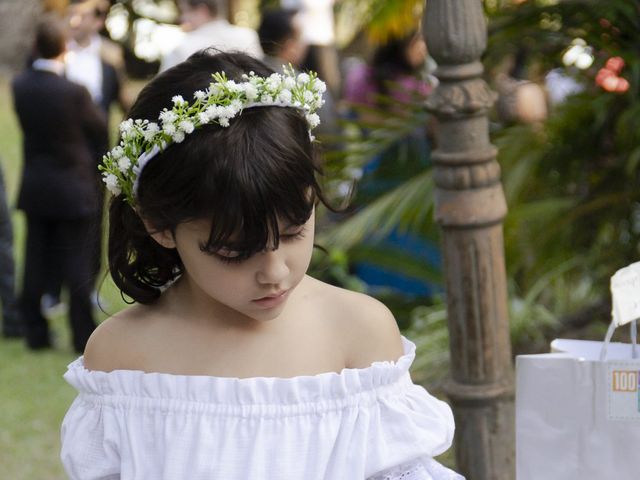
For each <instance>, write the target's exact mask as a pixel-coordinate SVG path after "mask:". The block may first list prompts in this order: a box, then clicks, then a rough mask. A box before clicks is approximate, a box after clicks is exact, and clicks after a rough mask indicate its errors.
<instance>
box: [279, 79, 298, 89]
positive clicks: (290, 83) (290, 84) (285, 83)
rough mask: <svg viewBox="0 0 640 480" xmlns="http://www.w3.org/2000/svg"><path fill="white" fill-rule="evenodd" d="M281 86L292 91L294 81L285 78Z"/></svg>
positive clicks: (294, 86)
mask: <svg viewBox="0 0 640 480" xmlns="http://www.w3.org/2000/svg"><path fill="white" fill-rule="evenodd" d="M282 86H283V87H284V88H286V89H287V90H293V89H294V88H296V80H295V79H294V78H292V77H286V78H285V79H284V80H283V81H282Z"/></svg>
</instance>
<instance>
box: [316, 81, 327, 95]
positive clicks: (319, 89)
mask: <svg viewBox="0 0 640 480" xmlns="http://www.w3.org/2000/svg"><path fill="white" fill-rule="evenodd" d="M313 89H314V90H315V91H316V92H318V93H324V92H326V91H327V84H326V83H324V82H317V81H316V82H313Z"/></svg>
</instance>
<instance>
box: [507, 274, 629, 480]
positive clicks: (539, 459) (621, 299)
mask: <svg viewBox="0 0 640 480" xmlns="http://www.w3.org/2000/svg"><path fill="white" fill-rule="evenodd" d="M638 266H640V264H634V265H631V266H630V267H633V268H629V267H627V268H626V269H623V270H624V271H619V272H617V273H616V275H614V277H613V278H612V282H611V287H612V288H611V290H612V298H613V312H612V313H613V314H612V317H613V320H612V323H611V326H610V328H609V331H608V332H607V336H606V338H605V341H604V342H594V341H584V340H554V341H553V342H552V343H551V351H552V353H549V354H541V355H520V356H518V357H517V359H516V378H517V384H516V478H517V480H609V479H611V480H639V479H640V359H638V358H636V357H637V355H636V353H637V352H636V345H635V339H636V322H635V321H634V320H635V319H636V318H637V315H638V312H640V309H638V308H637V306H636V304H635V302H633V301H631V300H630V299H629V295H635V298H637V299H639V300H640V291H638V290H639V289H640V282H638V281H636V280H635V279H634V275H636V272H640V269H638V268H637V267H638ZM632 286H633V287H634V288H631V287H632ZM629 322H631V328H632V334H631V337H632V341H633V342H634V343H633V344H621V343H611V337H612V335H613V332H614V330H615V327H616V326H618V325H623V324H626V323H629Z"/></svg>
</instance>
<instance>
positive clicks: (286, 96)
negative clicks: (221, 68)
mask: <svg viewBox="0 0 640 480" xmlns="http://www.w3.org/2000/svg"><path fill="white" fill-rule="evenodd" d="M212 77H213V79H212V81H211V83H210V84H209V86H208V87H207V88H206V89H204V90H197V91H195V92H194V93H193V97H194V99H195V101H194V102H193V103H192V104H190V103H189V102H187V101H185V100H184V99H183V98H182V96H180V95H175V96H174V97H172V99H171V101H172V103H173V107H172V108H171V109H168V108H165V109H163V110H162V112H160V114H159V116H158V123H155V122H149V121H148V120H142V119H136V120H133V119H127V120H125V121H123V122H122V123H121V124H120V132H121V140H120V144H119V145H118V146H116V147H114V148H113V149H112V150H111V151H110V152H109V153H107V154H106V155H105V156H104V158H103V162H102V165H100V167H99V168H100V170H101V171H102V175H103V179H102V180H103V182H104V183H105V185H106V186H107V188H108V189H109V191H110V192H111V193H112V194H113V195H120V194H121V193H122V194H124V195H125V198H126V201H127V202H128V203H129V204H130V205H132V206H135V201H136V200H135V196H136V190H137V184H138V182H137V180H138V178H139V175H140V173H141V171H142V169H143V168H144V166H145V165H146V164H147V162H149V161H150V160H151V159H152V158H153V157H155V156H156V155H157V154H158V153H159V152H162V151H163V150H164V149H165V148H167V147H168V146H169V145H170V144H171V143H181V142H183V141H184V140H185V138H186V135H188V134H190V133H192V132H193V131H194V130H195V129H196V128H199V127H200V126H201V125H205V124H212V123H213V124H217V125H219V126H220V127H222V128H227V127H229V126H230V122H231V119H233V118H235V117H236V116H238V115H240V114H241V112H242V111H243V109H245V108H250V107H253V106H260V105H278V106H283V107H293V108H298V109H301V110H303V111H304V113H305V119H306V121H307V125H308V127H309V137H310V138H311V139H312V140H313V139H314V137H313V135H312V134H311V129H313V128H315V127H316V126H317V125H318V124H319V123H320V117H319V116H318V115H317V114H316V113H315V112H316V110H317V109H318V108H320V106H322V104H323V103H324V101H323V100H322V92H324V91H325V90H326V86H325V84H324V82H322V81H321V80H319V79H318V78H317V75H316V74H315V73H310V74H307V73H300V74H298V75H297V76H295V74H294V71H293V69H292V68H289V69H285V71H284V75H280V74H275V73H274V74H272V75H270V76H269V77H266V78H264V77H260V76H258V75H255V73H254V72H250V73H249V75H242V81H241V82H235V81H234V80H229V79H227V77H226V75H225V74H224V72H219V73H215V74H213V75H212Z"/></svg>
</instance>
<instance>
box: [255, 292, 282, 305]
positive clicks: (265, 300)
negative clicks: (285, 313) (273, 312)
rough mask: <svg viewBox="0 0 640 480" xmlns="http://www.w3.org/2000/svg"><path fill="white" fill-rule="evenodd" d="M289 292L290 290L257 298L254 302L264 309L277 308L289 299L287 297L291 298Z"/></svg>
mask: <svg viewBox="0 0 640 480" xmlns="http://www.w3.org/2000/svg"><path fill="white" fill-rule="evenodd" d="M289 291H290V290H283V291H282V292H278V293H274V294H273V295H268V296H266V297H262V298H257V299H255V300H252V302H253V303H255V304H257V305H259V306H261V307H263V308H273V307H277V306H278V305H280V304H281V303H282V302H284V301H285V300H286V299H287V297H288V296H289Z"/></svg>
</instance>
